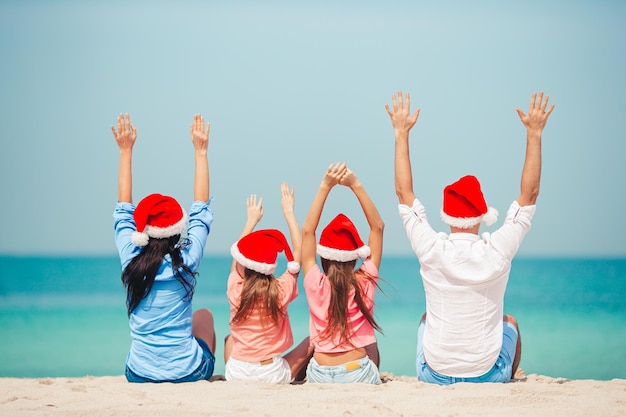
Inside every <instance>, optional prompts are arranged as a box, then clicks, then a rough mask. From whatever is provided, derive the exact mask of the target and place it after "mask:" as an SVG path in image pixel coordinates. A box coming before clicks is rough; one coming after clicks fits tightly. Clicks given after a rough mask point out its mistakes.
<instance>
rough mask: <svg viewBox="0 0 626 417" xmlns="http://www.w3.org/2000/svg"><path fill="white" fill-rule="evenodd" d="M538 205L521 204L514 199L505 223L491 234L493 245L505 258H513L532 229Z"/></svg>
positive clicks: (490, 239)
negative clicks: (532, 221)
mask: <svg viewBox="0 0 626 417" xmlns="http://www.w3.org/2000/svg"><path fill="white" fill-rule="evenodd" d="M536 207H537V206H535V205H532V206H520V205H519V203H518V202H517V201H513V202H512V203H511V205H510V206H509V210H508V211H507V213H506V218H505V219H504V224H503V225H502V226H501V227H500V228H499V229H498V230H496V231H495V232H493V233H492V234H491V236H490V238H489V241H490V242H491V245H492V246H493V248H494V249H495V250H496V251H498V252H499V253H500V254H502V256H504V257H505V258H507V259H512V258H513V256H515V254H516V253H517V250H518V249H519V247H520V245H521V244H522V240H523V239H524V236H526V233H528V231H529V230H530V226H531V220H532V218H533V216H534V215H535V209H536Z"/></svg>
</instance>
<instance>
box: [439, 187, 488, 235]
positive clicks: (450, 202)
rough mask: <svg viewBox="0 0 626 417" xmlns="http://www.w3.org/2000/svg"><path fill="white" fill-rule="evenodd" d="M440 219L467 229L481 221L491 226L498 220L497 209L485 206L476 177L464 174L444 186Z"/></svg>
mask: <svg viewBox="0 0 626 417" xmlns="http://www.w3.org/2000/svg"><path fill="white" fill-rule="evenodd" d="M441 220H443V222H444V223H446V224H448V225H450V226H453V227H458V228H461V229H469V228H471V227H472V226H475V225H477V224H478V223H480V222H481V221H482V222H485V224H486V225H487V226H491V225H492V224H494V223H495V222H496V221H497V220H498V211H497V210H496V209H494V208H493V207H487V203H486V202H485V198H484V196H483V192H482V190H481V189H480V183H479V182H478V179H477V178H476V177H474V176H473V175H466V176H464V177H462V178H460V179H459V180H458V181H456V182H454V183H452V184H450V185H448V186H446V187H445V188H444V190H443V208H442V209H441Z"/></svg>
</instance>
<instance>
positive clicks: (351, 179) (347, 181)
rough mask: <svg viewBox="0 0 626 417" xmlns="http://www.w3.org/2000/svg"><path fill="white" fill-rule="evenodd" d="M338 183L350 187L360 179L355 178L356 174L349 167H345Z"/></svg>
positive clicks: (358, 182)
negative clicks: (344, 171)
mask: <svg viewBox="0 0 626 417" xmlns="http://www.w3.org/2000/svg"><path fill="white" fill-rule="evenodd" d="M339 184H341V185H345V186H346V187H349V188H352V187H354V186H355V185H358V184H360V181H359V179H358V178H357V176H356V174H355V173H354V172H353V171H352V170H351V169H350V168H347V167H346V173H345V174H344V175H343V177H341V179H340V180H339Z"/></svg>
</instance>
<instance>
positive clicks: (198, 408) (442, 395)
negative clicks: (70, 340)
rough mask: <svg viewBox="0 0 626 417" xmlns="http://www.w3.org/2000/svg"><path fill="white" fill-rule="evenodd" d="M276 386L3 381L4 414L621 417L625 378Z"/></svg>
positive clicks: (0, 402) (390, 379) (119, 379)
mask: <svg viewBox="0 0 626 417" xmlns="http://www.w3.org/2000/svg"><path fill="white" fill-rule="evenodd" d="M383 379H384V380H386V382H385V383H383V384H380V385H377V386H374V385H366V384H345V385H339V384H337V385H331V384H307V383H305V384H301V385H272V384H266V383H261V382H227V381H219V380H218V381H213V382H208V381H199V382H193V383H185V384H171V383H163V384H130V383H128V382H126V379H125V377H124V376H121V375H120V376H103V377H93V376H85V377H80V378H0V415H2V416H11V417H26V416H66V417H74V416H76V417H78V416H85V415H89V416H91V417H97V416H125V417H133V416H136V417H143V416H151V417H158V416H172V415H183V414H184V415H185V416H186V417H190V416H255V417H256V416H279V417H293V416H297V417H308V416H315V417H318V416H320V415H321V416H325V417H332V416H356V415H359V416H468V415H480V416H487V417H489V416H494V417H495V416H498V417H501V416H502V415H503V414H510V413H513V414H515V415H518V416H525V415H528V416H531V415H532V416H539V417H541V416H545V417H548V416H550V417H555V416H568V417H569V416H603V417H610V416H623V415H624V414H625V413H626V379H613V380H609V381H598V380H570V379H564V378H552V377H548V376H544V375H537V374H531V375H528V376H526V377H525V378H524V379H522V380H519V381H513V382H511V383H507V384H498V383H486V384H470V383H459V384H454V385H451V386H437V385H432V384H427V383H423V382H419V381H418V380H417V379H416V378H415V377H408V376H394V375H392V374H383Z"/></svg>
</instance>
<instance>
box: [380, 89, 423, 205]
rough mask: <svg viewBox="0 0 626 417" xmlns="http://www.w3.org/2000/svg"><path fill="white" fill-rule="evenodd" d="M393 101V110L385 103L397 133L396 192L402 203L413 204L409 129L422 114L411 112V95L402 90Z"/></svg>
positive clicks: (393, 97)
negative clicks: (403, 92)
mask: <svg viewBox="0 0 626 417" xmlns="http://www.w3.org/2000/svg"><path fill="white" fill-rule="evenodd" d="M391 101H392V105H393V110H392V109H390V108H389V105H387V104H385V109H386V110H387V113H388V114H389V117H390V118H391V124H392V125H393V130H394V132H395V135H396V151H395V158H394V172H395V183H396V194H397V196H398V200H399V201H400V204H406V205H407V206H411V205H413V200H415V194H414V193H413V173H412V172H411V160H410V158H409V131H410V130H411V128H412V127H413V126H415V122H417V118H418V117H419V114H420V109H417V110H415V113H413V114H411V96H410V94H409V93H407V94H406V98H405V99H403V98H402V91H398V96H397V97H396V95H395V94H392V96H391Z"/></svg>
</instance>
